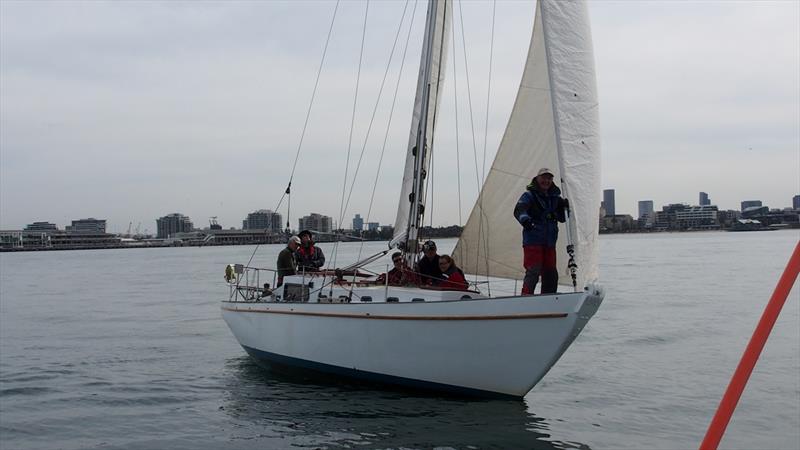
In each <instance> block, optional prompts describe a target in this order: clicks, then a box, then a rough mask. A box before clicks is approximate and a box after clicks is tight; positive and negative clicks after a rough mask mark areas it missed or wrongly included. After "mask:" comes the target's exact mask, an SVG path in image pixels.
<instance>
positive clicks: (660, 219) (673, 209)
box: [655, 203, 689, 230]
mask: <svg viewBox="0 0 800 450" xmlns="http://www.w3.org/2000/svg"><path fill="white" fill-rule="evenodd" d="M686 208H689V205H687V204H685V203H670V204H669V205H666V206H663V207H662V208H661V211H658V212H656V220H655V227H656V228H657V229H659V230H677V229H679V227H678V212H679V211H683V210H684V209H686Z"/></svg>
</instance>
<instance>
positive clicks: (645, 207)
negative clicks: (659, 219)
mask: <svg viewBox="0 0 800 450" xmlns="http://www.w3.org/2000/svg"><path fill="white" fill-rule="evenodd" d="M655 221H656V215H655V213H654V211H653V201H652V200H641V201H639V218H638V222H639V228H647V229H650V228H652V227H653V224H654V223H655Z"/></svg>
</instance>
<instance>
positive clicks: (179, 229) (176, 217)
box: [156, 213, 194, 239]
mask: <svg viewBox="0 0 800 450" xmlns="http://www.w3.org/2000/svg"><path fill="white" fill-rule="evenodd" d="M156 230H158V231H157V234H156V237H158V238H159V239H167V238H170V237H173V236H175V234H176V233H187V232H190V231H192V230H194V224H192V220H191V219H190V218H188V217H186V216H184V215H183V214H179V213H172V214H168V215H166V216H164V217H161V218H159V219H156Z"/></svg>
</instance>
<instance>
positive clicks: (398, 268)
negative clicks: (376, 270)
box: [375, 252, 419, 286]
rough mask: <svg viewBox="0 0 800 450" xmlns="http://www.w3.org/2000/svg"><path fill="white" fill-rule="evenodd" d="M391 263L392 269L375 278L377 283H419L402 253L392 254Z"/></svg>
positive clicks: (394, 284) (396, 284) (410, 284)
mask: <svg viewBox="0 0 800 450" xmlns="http://www.w3.org/2000/svg"><path fill="white" fill-rule="evenodd" d="M392 264H393V265H394V268H392V270H390V271H389V272H388V273H382V274H380V275H378V278H376V280H375V282H376V283H377V284H389V285H391V286H415V285H417V284H419V281H418V279H417V275H416V274H415V273H414V271H413V270H411V268H410V267H408V264H406V262H405V260H404V259H403V254H402V253H400V252H395V253H393V254H392ZM387 280H388V281H387Z"/></svg>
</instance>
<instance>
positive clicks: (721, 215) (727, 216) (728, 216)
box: [717, 209, 742, 228]
mask: <svg viewBox="0 0 800 450" xmlns="http://www.w3.org/2000/svg"><path fill="white" fill-rule="evenodd" d="M740 217H742V212H741V211H736V210H733V209H729V210H726V211H717V221H718V222H719V224H720V226H722V227H723V228H728V227H730V226H733V224H734V223H736V221H738V220H739V218H740Z"/></svg>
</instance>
